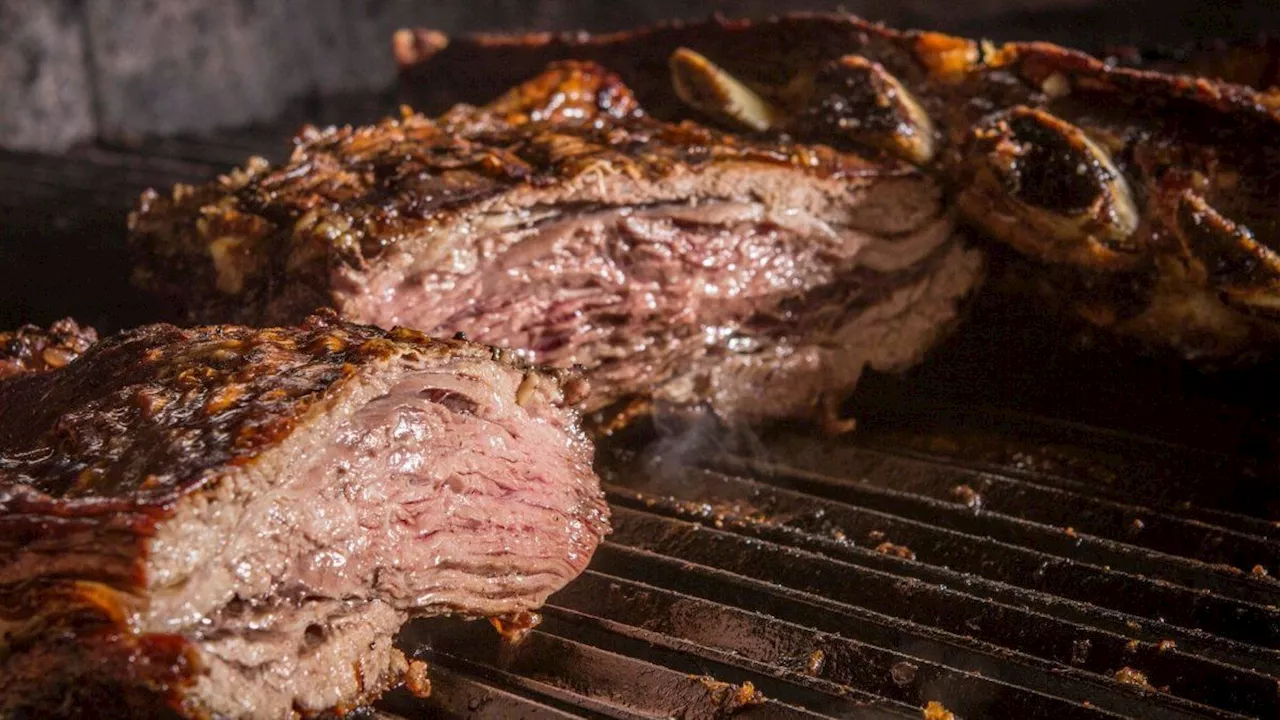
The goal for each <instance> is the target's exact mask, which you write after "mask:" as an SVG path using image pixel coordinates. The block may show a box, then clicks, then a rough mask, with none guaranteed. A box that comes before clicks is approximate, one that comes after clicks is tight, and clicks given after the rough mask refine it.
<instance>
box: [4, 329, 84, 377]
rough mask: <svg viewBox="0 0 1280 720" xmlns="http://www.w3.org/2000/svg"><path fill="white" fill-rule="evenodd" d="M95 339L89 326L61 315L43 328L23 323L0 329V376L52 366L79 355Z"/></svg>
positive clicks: (42, 369)
mask: <svg viewBox="0 0 1280 720" xmlns="http://www.w3.org/2000/svg"><path fill="white" fill-rule="evenodd" d="M97 341H98V333H97V332H96V331H94V329H93V328H91V327H81V326H80V325H77V324H76V321H75V320H72V319H71V318H64V319H62V320H59V321H57V322H55V323H54V324H52V325H50V326H49V328H48V329H47V330H46V329H45V328H41V327H37V326H35V325H24V326H22V327H20V328H18V329H17V330H14V331H11V332H0V379H3V378H6V377H10V376H12V375H19V374H22V373H28V372H43V371H45V370H55V369H57V368H60V367H62V366H64V365H66V364H67V363H69V362H71V361H72V360H74V359H76V358H77V357H79V356H80V353H83V352H84V351H85V350H87V349H89V346H90V345H92V344H94V343H96V342H97Z"/></svg>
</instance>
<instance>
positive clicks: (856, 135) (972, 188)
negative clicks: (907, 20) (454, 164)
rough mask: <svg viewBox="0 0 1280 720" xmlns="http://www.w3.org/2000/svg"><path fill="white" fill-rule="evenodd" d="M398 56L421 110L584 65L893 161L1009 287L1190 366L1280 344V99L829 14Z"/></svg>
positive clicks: (642, 91)
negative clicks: (991, 247) (948, 195)
mask: <svg viewBox="0 0 1280 720" xmlns="http://www.w3.org/2000/svg"><path fill="white" fill-rule="evenodd" d="M395 49H396V55H397V59H398V60H399V62H400V64H401V66H402V68H403V74H404V77H405V86H406V90H407V92H408V93H409V94H408V97H410V98H411V99H412V100H413V101H414V102H421V103H425V104H427V105H431V104H433V103H438V102H441V101H444V100H446V99H447V101H448V102H468V101H470V98H472V97H475V96H477V95H483V94H484V93H487V92H490V91H491V90H492V89H493V88H496V87H500V86H502V85H505V84H506V83H508V82H510V80H511V78H512V75H513V72H515V71H516V70H517V69H519V68H524V67H529V66H535V67H536V66H540V65H541V64H543V63H547V62H551V61H556V60H560V59H565V58H574V59H581V60H591V61H594V62H599V63H601V64H604V65H606V66H608V67H609V68H611V69H613V70H615V71H616V72H618V73H619V74H620V76H621V77H622V79H623V81H624V82H627V83H630V84H632V86H633V88H634V89H635V91H636V94H637V96H638V97H639V99H640V101H641V102H642V103H644V105H645V107H646V108H647V109H649V110H650V112H651V113H652V114H654V115H657V116H660V117H662V118H663V119H667V120H676V119H680V118H697V119H700V120H704V121H710V122H714V123H717V124H719V125H721V126H722V127H726V128H728V129H731V130H740V131H757V132H760V133H764V134H765V135H766V136H767V135H774V134H777V133H786V134H787V135H789V136H790V137H793V138H796V139H798V140H802V141H805V142H824V143H830V144H832V145H833V146H835V147H837V148H841V149H850V150H857V151H860V152H881V153H884V154H886V155H888V156H891V157H898V158H902V159H904V160H907V161H909V162H911V163H913V164H915V165H917V166H919V167H922V168H926V169H929V170H931V171H933V172H935V173H936V174H937V175H938V176H939V177H941V178H943V179H944V180H946V182H947V184H948V187H949V189H950V190H951V191H952V192H954V193H955V195H956V200H957V204H958V206H959V209H960V212H961V215H962V217H963V219H964V220H965V221H966V222H967V223H968V224H970V225H972V226H973V227H975V228H977V229H979V230H980V231H981V234H983V235H986V236H990V237H992V238H994V239H997V240H999V241H1002V242H1004V243H1006V244H1007V245H1009V246H1010V247H1012V248H1014V249H1015V250H1016V251H1018V252H1019V253H1022V254H1023V255H1024V256H1025V257H1027V258H1030V259H1031V260H1032V261H1033V262H1032V263H1022V264H1019V265H1018V266H1017V272H1018V273H1020V274H1021V275H1022V276H1023V277H1015V278H1013V280H1016V281H1022V280H1028V279H1030V280H1031V282H1029V283H1021V282H1017V283H1011V285H1013V284H1018V285H1028V286H1030V287H1033V288H1037V289H1038V290H1039V292H1040V294H1043V295H1045V296H1047V297H1048V298H1049V299H1051V300H1052V301H1053V302H1054V303H1057V304H1060V305H1061V306H1062V307H1064V308H1067V309H1069V310H1070V311H1071V312H1072V313H1073V314H1074V315H1076V316H1078V317H1081V318H1084V319H1085V320H1086V321H1088V322H1089V323H1092V324H1094V325H1096V326H1098V327H1101V328H1106V329H1108V330H1110V331H1112V332H1114V333H1115V334H1116V335H1118V336H1123V337H1133V338H1138V339H1140V340H1142V341H1144V342H1145V343H1147V344H1148V345H1149V346H1151V347H1154V348H1172V349H1174V350H1176V351H1177V352H1178V353H1180V354H1181V355H1183V356H1185V357H1188V358H1191V359H1197V360H1205V361H1210V362H1214V363H1219V362H1224V361H1234V360H1239V359H1252V358H1254V357H1256V356H1257V355H1258V354H1260V352H1262V353H1275V352H1277V351H1280V211H1278V210H1277V207H1276V199H1277V198H1280V171H1277V169H1276V168H1277V167H1280V142H1278V141H1277V138H1280V100H1277V97H1278V96H1277V94H1276V92H1274V91H1273V90H1268V91H1259V90H1255V89H1253V88H1251V87H1248V86H1246V85H1238V84H1233V83H1231V82H1223V81H1219V80H1212V79H1207V78H1197V77H1192V76H1188V75H1174V74H1164V73H1160V72H1152V71H1149V70H1137V69H1131V68H1124V67H1117V66H1116V65H1114V64H1111V63H1107V62H1104V61H1102V60H1098V59H1096V58H1093V57H1090V56H1089V55H1086V54H1084V53H1081V52H1077V51H1074V50H1069V49H1066V48H1062V47H1058V46H1055V45H1051V44H1048V43H1038V42H1014V43H1006V44H1003V45H995V44H992V43H988V42H979V41H973V40H968V39H965V38H958V37H952V36H948V35H943V34H941V33H934V32H920V31H899V30H894V29H890V28H886V27H883V26H880V25H875V24H872V23H869V22H866V21H864V20H861V19H859V18H856V17H853V16H849V15H843V14H835V13H814V14H795V15H788V16H783V17H778V18H772V19H769V20H763V21H759V22H753V21H747V20H725V19H722V18H715V19H712V20H709V21H705V22H691V23H679V22H676V23H669V24H665V25H656V26H652V27H647V28H640V29H637V30H633V31H628V32H620V33H612V34H608V35H596V36H592V35H588V34H586V33H562V34H551V33H538V34H530V35H492V34H480V35H473V36H460V37H453V38H448V37H445V36H444V35H442V34H441V33H438V32H433V31H430V30H425V29H418V30H404V31H401V32H399V33H397V35H396V41H395ZM1273 56H1274V49H1273V48H1269V47H1268V46H1265V45H1259V46H1257V47H1255V48H1254V49H1252V50H1248V49H1242V50H1240V51H1237V52H1236V53H1235V54H1234V55H1233V56H1231V57H1225V58H1221V59H1223V60H1225V63H1224V66H1223V67H1221V68H1218V69H1216V70H1215V69H1214V68H1213V67H1211V66H1208V65H1205V64H1203V63H1200V64H1197V62H1196V61H1195V60H1194V59H1192V60H1191V61H1190V62H1189V63H1188V64H1187V65H1185V66H1184V67H1183V68H1177V69H1180V70H1185V69H1191V70H1203V71H1208V72H1216V73H1217V74H1220V75H1223V76H1226V77H1227V78H1235V79H1239V80H1242V81H1245V82H1250V83H1254V84H1258V85H1265V84H1269V83H1270V80H1268V79H1267V75H1268V73H1273V70H1274V68H1273V65H1274V63H1273V60H1274V57H1273ZM1268 68H1270V69H1268ZM1028 275H1030V276H1033V277H1031V278H1028V277H1026V276H1028Z"/></svg>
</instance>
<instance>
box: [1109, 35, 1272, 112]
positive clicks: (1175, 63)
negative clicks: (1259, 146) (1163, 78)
mask: <svg viewBox="0 0 1280 720" xmlns="http://www.w3.org/2000/svg"><path fill="white" fill-rule="evenodd" d="M1107 58H1108V59H1109V60H1111V61H1112V62H1116V63H1121V64H1124V65H1127V66H1130V67H1135V68H1139V69H1144V70H1155V71H1157V72H1163V73H1172V74H1178V75H1198V76H1201V77H1208V78H1213V79H1215V80H1225V81H1227V82H1230V83H1236V84H1239V85H1248V86H1249V87H1252V88H1254V89H1255V90H1262V91H1266V93H1267V94H1268V95H1270V96H1271V97H1272V98H1273V100H1272V102H1273V103H1275V102H1280V96H1277V92H1280V37H1264V38H1261V39H1259V40H1257V41H1255V42H1237V43H1231V42H1226V41H1222V40H1206V41H1202V42H1198V43H1195V44H1192V45H1187V46H1184V47H1177V48H1173V49H1169V50H1147V51H1142V50H1139V49H1136V48H1114V49H1112V50H1109V51H1108V52H1107Z"/></svg>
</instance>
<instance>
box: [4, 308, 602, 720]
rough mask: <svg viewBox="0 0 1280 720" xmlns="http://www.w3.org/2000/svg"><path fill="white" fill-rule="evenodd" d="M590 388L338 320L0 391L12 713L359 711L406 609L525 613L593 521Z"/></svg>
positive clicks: (156, 331) (502, 360) (121, 358)
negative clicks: (580, 421)
mask: <svg viewBox="0 0 1280 720" xmlns="http://www.w3.org/2000/svg"><path fill="white" fill-rule="evenodd" d="M584 391H585V390H584V388H583V387H582V381H581V380H580V379H577V378H576V377H575V376H574V375H573V374H571V373H568V372H564V371H542V370H537V369H534V368H531V367H529V366H527V365H524V364H523V363H520V362H517V361H514V360H511V359H509V358H507V357H506V356H505V355H504V354H503V352H502V351H500V350H496V349H492V348H489V347H486V346H481V345H477V344H472V343H469V342H465V341H460V340H447V341H446V340H432V339H429V338H427V337H426V336H424V335H421V334H419V333H416V332H412V331H408V330H403V329H396V330H392V331H390V332H386V331H382V330H378V329H376V328H372V327H367V326H359V325H352V324H346V323H343V322H340V321H338V320H337V319H336V318H333V317H332V314H331V313H330V314H329V315H323V316H316V317H313V318H311V319H309V320H308V321H307V322H306V323H305V324H304V325H302V326H300V327H292V328H273V329H265V330H254V329H249V328H245V327H240V326H211V327H198V328H195V329H190V330H183V329H179V328H176V327H172V326H168V325H153V326H148V327H143V328H140V329H137V330H134V331H130V332H126V333H123V334H120V335H116V336H112V337H110V338H107V339H106V340H104V341H102V342H100V343H98V344H97V345H94V346H93V347H92V348H90V349H89V350H88V351H87V352H86V353H85V354H84V355H83V356H82V357H80V358H79V359H78V360H75V361H73V362H71V363H69V364H68V365H66V366H65V367H63V368H61V369H58V370H53V371H50V372H44V373H29V374H25V375H20V376H17V377H11V378H8V379H6V380H4V381H0V629H2V630H3V635H2V636H0V637H2V640H0V715H8V714H10V713H12V712H14V711H17V710H20V709H24V708H25V709H26V710H29V711H32V712H34V713H36V714H37V715H40V714H44V713H54V712H58V713H70V712H75V711H76V710H77V709H79V710H83V709H85V708H93V709H94V710H95V712H97V713H98V714H100V715H102V716H112V715H118V714H122V713H126V712H142V713H143V714H148V715H150V714H154V713H155V712H156V711H157V708H159V707H163V706H167V707H169V708H172V709H173V710H176V711H177V712H179V713H180V714H182V715H186V716H191V717H204V716H208V715H213V716H216V717H233V718H235V717H244V718H249V717H252V718H283V717H291V716H292V715H293V713H294V712H295V711H297V712H300V713H302V714H303V715H310V714H315V713H319V712H322V711H326V710H329V709H339V710H340V709H343V708H351V707H353V706H354V705H356V704H358V703H361V702H365V701H368V700H370V699H372V698H374V697H376V696H377V695H378V694H379V693H380V692H381V691H382V690H383V689H385V688H386V687H388V686H389V685H391V684H393V683H396V682H399V680H400V678H401V677H402V675H403V673H404V671H405V669H406V664H405V662H404V658H403V656H402V655H400V654H399V652H398V651H396V650H395V649H394V648H393V647H392V638H393V636H394V634H395V633H396V631H397V630H398V629H399V627H400V626H401V624H402V623H404V622H405V621H406V620H407V619H408V618H410V617H414V616H422V615H438V614H455V615H459V616H463V617H472V618H474V617H491V618H512V619H516V620H518V619H519V618H523V617H527V613H528V612H530V611H532V610H534V609H536V608H537V607H538V606H540V605H541V604H542V602H543V601H544V600H545V599H546V598H547V596H548V595H549V594H551V593H553V592H555V591H556V590H557V589H559V588H560V587H562V586H563V585H564V584H565V583H567V582H568V581H569V580H570V579H572V578H573V577H575V576H576V575H577V574H578V573H579V572H581V571H582V569H583V568H584V567H585V566H586V564H587V561H588V560H589V559H590V557H591V555H592V553H593V551H594V550H595V547H596V545H597V543H598V542H599V540H600V538H601V537H602V536H603V534H604V533H605V532H607V516H608V512H607V508H606V506H605V504H604V502H603V500H602V495H601V490H600V487H599V481H598V479H597V477H596V476H595V474H594V473H593V471H592V469H591V462H592V458H591V453H592V450H591V446H590V443H589V441H588V440H586V439H585V437H584V436H583V434H582V433H581V431H580V429H579V428H578V425H577V416H576V413H575V412H574V411H573V410H571V409H567V405H569V404H571V403H573V402H574V401H576V400H578V399H580V398H581V396H582V395H583V393H584ZM106 708H109V709H110V711H108V710H107V709H106Z"/></svg>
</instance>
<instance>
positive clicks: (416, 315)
mask: <svg viewBox="0 0 1280 720" xmlns="http://www.w3.org/2000/svg"><path fill="white" fill-rule="evenodd" d="M131 227H132V237H133V240H134V245H135V247H137V248H138V249H139V250H141V251H142V252H141V254H142V262H141V268H140V271H139V273H138V279H139V280H140V281H141V283H142V284H144V285H146V286H149V287H150V288H152V289H155V290H158V291H159V292H161V293H164V294H167V295H169V296H170V297H173V298H175V299H177V300H179V301H180V302H182V303H184V304H185V305H186V306H187V307H188V309H189V311H190V312H191V313H192V314H193V316H194V317H197V318H201V319H211V318H220V319H225V318H232V319H237V320H241V321H249V322H259V321H269V322H288V321H292V320H294V319H295V318H296V317H297V316H298V315H300V314H302V313H305V312H307V311H309V310H310V309H311V308H313V307H315V306H318V305H330V306H333V307H336V308H337V309H338V311H339V312H340V313H341V314H342V315H343V316H344V317H347V318H350V319H353V320H356V321H360V322H369V323H375V324H380V325H391V324H403V325H408V326H411V327H416V328H419V329H421V330H423V331H425V332H428V333H430V334H434V335H446V334H453V333H455V332H464V333H466V334H467V335H468V336H470V337H472V338H473V339H476V340H479V341H481V342H485V343H490V344H494V345H500V346H503V347H508V348H515V349H519V350H520V351H521V352H523V353H524V354H525V355H526V357H527V358H528V359H530V360H532V361H535V362H538V363H544V364H549V365H552V366H557V367H569V366H572V365H575V364H577V365H581V366H584V367H585V368H586V372H587V374H588V376H589V377H590V380H591V385H592V388H593V394H592V396H591V397H590V398H589V399H588V401H587V407H588V409H589V410H594V409H597V408H601V407H603V406H606V405H608V404H610V403H612V402H614V401H616V400H619V399H621V398H627V397H633V396H643V397H651V398H656V399H659V400H664V401H670V402H673V403H676V404H680V405H685V404H694V403H702V402H707V403H709V404H710V405H712V406H713V407H714V408H715V409H716V410H718V411H720V412H721V413H723V414H726V415H732V416H734V417H737V418H742V419H748V420H751V419H758V418H766V417H777V416H791V415H798V414H804V413H807V412H808V411H809V409H810V407H811V406H812V405H813V404H814V402H815V400H816V399H818V398H819V397H822V396H824V394H826V395H828V396H829V395H830V394H833V393H841V392H844V391H847V390H849V389H850V388H851V387H852V386H853V384H854V383H855V382H856V380H857V378H858V375H859V374H860V372H861V371H862V369H863V367H864V366H865V365H870V366H872V367H875V368H878V369H883V370H897V369H902V368H905V367H907V366H909V365H911V364H913V363H915V362H916V361H917V360H919V359H920V357H921V355H922V354H923V353H924V351H925V350H926V349H927V348H929V347H930V345H931V344H932V343H933V342H934V341H935V340H936V339H937V338H938V336H939V335H940V334H941V333H942V331H943V330H944V329H946V328H947V327H948V326H949V325H950V324H951V323H952V321H953V319H954V318H955V317H956V304H957V301H958V300H959V299H960V298H961V297H962V296H963V295H965V293H967V292H968V291H969V289H970V288H971V287H972V286H973V285H974V284H975V282H977V280H978V277H979V273H980V259H979V257H978V256H977V255H976V253H974V252H972V251H969V250H967V249H965V248H964V247H962V246H961V244H960V243H959V242H958V241H957V239H956V237H955V236H954V235H953V223H952V217H951V213H950V212H949V211H948V209H947V208H946V207H945V205H944V202H943V198H942V195H941V192H940V191H939V188H938V186H937V185H936V184H935V183H933V182H932V181H931V180H930V179H929V178H928V177H927V176H925V175H923V174H921V173H920V172H918V171H917V170H915V169H913V168H911V167H910V166H908V165H906V164H904V163H900V162H896V161H884V162H870V161H867V160H864V159H862V158H861V157H858V156H855V155H849V154H844V153H840V152H836V151H833V150H831V149H830V148H827V147H822V146H805V145H797V144H792V143H786V142H774V141H770V142H765V143H752V142H745V141H742V140H740V139H739V138H736V137H734V136H731V135H727V134H723V133H719V132H714V131H711V130H708V129H706V128H704V127H701V126H698V125H695V124H692V123H682V124H668V123H663V122H659V121H656V120H653V119H650V118H649V117H647V116H646V115H645V114H644V111H643V110H642V109H641V108H640V107H639V106H638V105H637V103H636V102H635V100H634V98H633V97H632V95H631V93H630V91H629V90H628V89H627V88H626V87H624V86H623V85H622V84H621V83H620V82H619V81H618V79H617V77H616V76H614V75H613V74H612V73H610V72H608V71H607V70H605V69H603V68H600V67H598V66H595V65H592V64H589V63H563V64H557V65H555V66H553V67H551V68H549V69H548V70H547V71H545V72H544V73H543V74H542V75H539V76H537V77H535V78H534V79H532V80H530V81H529V82H527V83H525V84H523V85H520V86H518V87H516V88H514V89H512V90H510V91H509V92H507V93H506V94H505V95H503V96H501V97H500V98H498V99H497V100H496V101H493V102H491V103H490V104H489V105H487V106H486V107H483V108H475V107H470V106H460V107H457V108H454V109H453V110H451V111H450V112H448V113H446V114H445V115H443V116H442V117H440V118H439V119H435V120H431V119H428V118H425V117H422V116H419V115H412V114H406V115H405V116H404V117H402V118H400V119H392V120H387V121H384V122H382V123H380V124H378V125H375V126H372V127H362V128H355V129H352V128H341V129H333V128H331V129H328V130H323V131H321V130H309V131H307V132H305V133H304V134H303V135H302V136H301V138H300V140H299V144H298V147H297V149H296V151H295V152H294V154H293V157H292V159H291V160H290V161H289V162H288V163H286V164H285V165H283V166H279V167H271V166H268V165H267V164H266V163H265V162H257V161H255V162H251V163H250V164H249V165H248V166H246V167H245V168H243V169H241V170H239V171H237V172H235V173H232V174H231V175H229V176H227V177H225V178H223V179H221V180H220V181H219V182H216V183H212V184H209V185H205V186H202V187H196V188H191V187H185V186H180V187H178V188H176V189H175V190H174V192H173V193H172V195H171V196H161V195H158V194H156V193H148V194H147V195H146V196H144V197H143V199H142V201H141V203H140V207H139V209H138V210H137V212H136V213H135V214H134V215H133V216H132V218H131Z"/></svg>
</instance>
